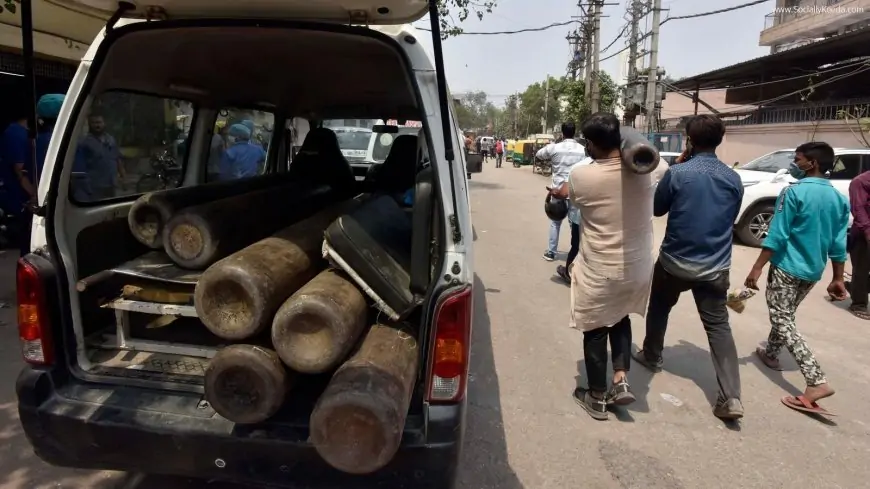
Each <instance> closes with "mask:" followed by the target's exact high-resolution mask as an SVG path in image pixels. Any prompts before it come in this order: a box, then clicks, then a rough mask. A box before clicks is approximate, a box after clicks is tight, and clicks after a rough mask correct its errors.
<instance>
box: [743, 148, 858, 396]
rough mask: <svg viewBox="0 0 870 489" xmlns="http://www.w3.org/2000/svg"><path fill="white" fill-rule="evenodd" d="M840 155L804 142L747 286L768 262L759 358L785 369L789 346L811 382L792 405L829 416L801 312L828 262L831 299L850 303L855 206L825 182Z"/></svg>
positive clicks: (828, 392)
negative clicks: (765, 324)
mask: <svg viewBox="0 0 870 489" xmlns="http://www.w3.org/2000/svg"><path fill="white" fill-rule="evenodd" d="M834 159H835V156H834V150H833V149H832V148H831V147H830V146H829V145H828V144H826V143H815V142H814V143H804V144H802V145H800V146H798V147H797V149H796V150H795V158H794V163H792V164H791V168H790V169H789V173H791V175H792V176H793V177H794V178H796V179H798V182H797V183H796V184H793V185H790V186H789V187H787V188H786V189H784V190H783V191H782V193H780V194H779V198H778V199H777V200H776V207H775V210H774V217H773V221H772V222H771V224H770V229H769V232H768V235H767V238H766V239H765V240H764V243H762V248H763V249H762V251H761V254H760V255H759V256H758V260H756V262H755V265H754V266H753V267H752V271H750V272H749V276H747V277H746V283H745V284H746V286H747V287H750V288H753V289H756V290H757V289H758V278H759V276H760V275H761V271H762V269H763V268H764V265H766V264H767V262H770V271H769V272H768V274H767V291H766V294H765V295H766V298H767V308H768V309H769V311H770V323H771V329H770V335H769V337H768V339H767V346H766V347H759V348H758V349H757V350H756V354H757V355H758V357H759V358H760V359H761V361H762V362H764V364H765V365H766V366H767V367H769V368H771V369H774V370H782V368H781V367H780V365H779V360H778V359H777V357H778V356H779V352H780V350H781V349H782V347H783V346H785V347H786V348H787V349H788V351H789V353H791V355H792V356H793V357H794V359H795V361H796V362H797V364H798V366H799V367H800V370H801V373H802V374H803V376H804V379H805V380H806V383H807V388H806V390H804V394H803V395H802V396H798V397H793V396H786V397H784V398H783V399H782V402H783V404H785V405H786V406H788V407H790V408H793V409H797V410H801V411H814V412H823V411H822V410H821V408H820V407H819V406H818V404H816V401H818V400H820V399H824V398H826V397H830V396H832V395H834V389H833V388H831V386H830V385H829V384H828V380H827V379H826V378H825V374H824V372H822V368H821V367H820V366H819V362H818V361H816V358H815V356H813V352H812V350H810V348H809V346H807V343H806V341H805V340H804V339H803V337H802V336H801V335H800V333H799V332H798V330H797V327H796V326H795V312H796V311H797V308H798V305H800V303H801V301H803V300H804V298H806V296H807V294H808V293H809V292H810V289H812V288H813V286H814V285H816V282H818V281H819V280H821V279H822V273H824V271H825V266H826V264H827V261H828V258H830V259H831V262H832V263H833V268H834V277H833V279H832V280H831V284H830V285H829V286H828V294H830V296H831V298H832V299H834V300H843V299H845V298H846V296H847V293H846V285H845V283H844V282H843V269H844V266H845V262H846V228H847V227H848V225H849V202H848V200H846V197H844V196H843V195H842V194H840V192H838V191H837V190H836V189H835V188H834V187H833V186H832V185H831V183H830V182H829V181H828V180H827V179H826V178H825V173H826V172H828V171H830V170H831V169H832V168H833V166H834Z"/></svg>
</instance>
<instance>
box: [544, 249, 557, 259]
mask: <svg viewBox="0 0 870 489" xmlns="http://www.w3.org/2000/svg"><path fill="white" fill-rule="evenodd" d="M544 259H545V260H547V261H554V260H555V259H556V254H555V253H553V252H552V251H545V252H544Z"/></svg>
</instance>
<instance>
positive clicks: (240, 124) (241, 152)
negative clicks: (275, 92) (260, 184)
mask: <svg viewBox="0 0 870 489" xmlns="http://www.w3.org/2000/svg"><path fill="white" fill-rule="evenodd" d="M274 128H275V115H274V114H272V113H271V112H265V111H262V110H250V109H240V108H235V107H226V108H223V109H221V110H220V111H219V112H218V115H217V118H216V120H215V127H214V131H213V133H212V139H211V143H210V144H209V149H208V164H207V170H206V181H208V182H213V181H217V180H233V179H239V178H249V177H254V176H257V175H262V174H263V173H264V172H265V170H266V159H267V155H268V152H269V149H270V143H271V141H272V131H273V130H274Z"/></svg>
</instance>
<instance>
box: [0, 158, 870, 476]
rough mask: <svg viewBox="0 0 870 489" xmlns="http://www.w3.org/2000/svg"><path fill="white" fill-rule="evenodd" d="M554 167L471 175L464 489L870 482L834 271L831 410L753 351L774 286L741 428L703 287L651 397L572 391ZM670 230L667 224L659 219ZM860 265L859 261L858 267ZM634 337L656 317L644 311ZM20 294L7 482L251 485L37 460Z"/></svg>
mask: <svg viewBox="0 0 870 489" xmlns="http://www.w3.org/2000/svg"><path fill="white" fill-rule="evenodd" d="M546 184H547V179H545V178H544V177H541V176H538V175H533V174H532V173H531V170H530V169H529V168H528V167H525V168H521V169H515V168H512V167H504V168H502V169H495V168H493V165H492V163H488V164H486V165H485V169H484V172H483V173H481V174H478V175H474V177H473V179H472V180H471V182H470V188H471V200H472V206H473V214H474V227H475V235H476V242H475V246H476V248H475V260H476V263H475V266H476V279H475V293H476V294H477V301H476V304H475V323H474V328H475V330H474V345H473V351H472V378H471V381H470V384H469V402H470V408H469V414H468V430H467V438H466V447H465V454H464V465H463V468H462V471H461V474H460V485H459V487H460V488H461V489H487V488H493V489H495V488H498V489H523V488H527V489H568V488H571V489H574V488H578V487H596V488H599V489H611V488H612V489H619V488H622V489H633V488H662V489H664V488H667V489H681V488H684V489H688V488H703V489H715V488H729V489H734V488H753V489H755V488H760V487H769V488H785V487H795V486H806V487H817V488H849V489H854V488H858V487H866V486H867V480H870V466H868V465H867V464H866V463H865V462H866V456H867V455H866V454H867V453H870V452H868V450H870V436H868V434H870V433H868V432H870V424H868V423H870V421H868V420H866V419H865V417H864V416H863V415H862V414H861V410H862V407H863V406H864V405H865V403H868V402H870V394H868V390H867V389H870V373H868V370H867V369H866V368H864V367H863V361H862V360H861V356H862V353H861V352H862V351H868V347H870V339H868V338H870V336H868V335H867V334H866V331H867V330H868V327H870V323H865V322H863V321H860V320H857V319H855V318H853V317H852V316H851V315H850V314H848V313H847V312H846V311H845V306H846V305H847V303H845V304H831V303H829V302H828V301H827V300H826V299H825V292H824V286H823V284H820V285H819V286H817V287H816V288H815V289H814V290H813V292H811V293H810V295H809V297H808V298H807V299H806V301H805V303H804V304H803V305H802V307H801V309H800V311H799V313H798V327H799V329H800V330H801V332H802V333H803V335H804V336H805V337H806V338H807V340H808V341H809V343H810V345H811V346H812V348H813V349H814V350H815V352H816V354H817V356H818V358H819V360H820V361H821V363H822V366H823V368H824V369H825V370H826V372H827V374H828V377H829V379H830V381H831V383H832V385H833V386H834V387H835V388H836V389H838V393H837V395H836V396H834V397H833V398H832V399H830V400H828V401H827V402H826V403H825V405H826V407H827V408H828V409H829V410H831V411H833V412H836V413H837V414H839V416H838V417H836V418H832V419H831V420H823V419H819V418H815V417H811V416H806V415H803V414H800V413H797V412H794V411H791V410H789V409H787V408H786V407H784V406H783V405H782V404H781V403H780V398H781V397H782V396H784V395H787V394H790V393H797V392H799V390H800V389H802V388H803V383H802V378H801V376H800V373H799V372H798V371H797V369H796V366H795V365H794V363H793V361H792V360H791V359H787V360H785V361H784V362H783V363H784V366H785V367H786V371H785V372H783V373H782V374H781V375H780V374H776V373H774V372H770V371H768V370H766V369H764V367H763V366H761V365H760V364H759V363H758V362H757V361H756V360H755V358H754V355H753V353H752V352H753V350H754V348H755V346H756V345H757V344H758V342H760V341H762V340H764V339H765V338H766V335H767V331H768V327H769V325H768V320H767V311H766V306H765V302H764V299H763V297H761V296H759V297H756V298H753V299H751V300H750V301H749V302H748V304H747V308H746V310H745V311H744V312H743V314H735V313H732V314H731V317H732V325H733V329H734V335H735V338H736V341H737V346H738V351H739V355H740V356H741V360H740V363H741V367H740V373H741V376H742V382H743V397H744V399H743V401H744V405H745V408H746V417H745V418H744V419H743V421H742V422H741V423H740V424H739V425H734V426H728V425H725V424H724V423H722V422H720V421H719V420H717V419H716V418H714V417H713V416H712V413H711V404H710V403H711V402H712V401H713V399H715V395H716V380H715V376H714V374H713V367H712V365H711V362H710V357H709V353H708V347H707V342H706V337H705V336H704V332H703V328H702V327H701V324H700V321H699V320H698V315H697V312H696V311H695V308H694V305H693V303H692V298H691V295H690V294H686V295H684V296H683V297H682V299H681V300H680V302H679V304H678V305H677V307H676V309H675V311H674V313H673V314H672V315H671V323H670V327H669V332H668V338H667V348H666V350H665V371H664V372H663V373H661V374H657V375H652V374H650V373H648V372H647V371H645V370H644V369H643V367H640V366H636V367H635V368H634V369H633V370H632V371H631V373H630V374H629V380H630V381H631V384H632V386H633V389H634V391H635V393H636V394H637V395H638V398H639V400H638V402H637V403H635V404H634V405H632V406H629V407H628V409H625V410H622V411H620V412H619V415H618V416H616V417H613V416H611V419H610V420H609V421H607V422H597V421H594V420H592V419H591V418H590V417H589V416H588V415H587V414H586V413H585V412H584V411H582V410H581V409H580V408H579V407H578V406H576V405H575V404H574V402H573V400H572V399H571V391H572V390H573V389H574V387H575V385H577V383H578V382H579V383H580V384H581V385H583V384H585V380H584V379H583V377H584V368H583V363H582V335H581V333H579V332H577V331H575V330H572V329H570V328H569V327H568V301H569V296H568V293H569V292H568V288H567V287H566V286H564V285H562V284H561V283H559V282H558V280H556V279H555V276H554V270H555V266H556V263H548V262H545V261H543V260H542V259H541V254H542V252H543V251H544V247H545V245H546V235H547V226H548V223H547V221H546V219H545V218H544V215H543V212H542V209H541V207H542V205H541V204H542V200H543V192H544V187H545V185H546ZM656 226H657V233H658V235H659V237H660V236H661V232H662V231H663V229H664V223H663V222H657V225H656ZM567 241H568V229H567V226H566V227H565V229H564V230H563V237H562V243H563V246H562V249H567ZM755 255H756V250H754V249H749V248H744V247H741V246H736V247H735V251H734V263H733V273H732V282H733V283H734V284H735V285H736V284H738V283H741V282H742V280H743V278H744V276H745V274H746V272H747V271H748V269H749V267H750V265H751V264H752V262H753V261H754V259H755ZM13 267H14V257H13V256H9V255H8V254H7V255H2V256H0V274H2V276H3V277H7V278H6V279H5V280H2V281H0V301H3V302H4V303H6V304H10V305H12V303H13V302H14V294H13V288H14V285H13V279H12V277H13V272H12V270H13ZM847 269H848V267H847ZM633 330H634V334H635V338H634V341H635V343H636V344H637V343H639V342H640V341H642V336H643V322H642V319H640V318H633ZM18 358H19V354H18V342H17V336H16V330H15V318H14V308H13V307H3V308H0V489H43V488H46V489H48V488H56V489H61V488H62V489H79V488H81V489H84V488H88V489H157V488H161V489H186V488H195V487H209V488H216V489H231V488H232V489H239V488H238V486H230V485H224V484H209V485H208V486H204V485H203V483H197V482H192V481H183V480H177V479H167V478H155V477H142V476H140V475H136V474H133V475H131V474H118V473H111V472H85V471H72V470H68V469H59V468H54V467H50V466H47V465H46V464H44V463H42V462H41V461H39V460H38V459H36V458H35V457H34V456H33V455H32V452H31V450H30V447H29V445H28V443H27V440H26V439H25V438H24V435H23V434H22V432H21V429H20V427H19V426H18V422H17V417H16V408H15V397H14V391H13V383H14V379H15V376H16V374H17V372H18V370H19V368H20V363H19V360H18Z"/></svg>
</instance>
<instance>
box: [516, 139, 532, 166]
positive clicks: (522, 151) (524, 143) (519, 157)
mask: <svg viewBox="0 0 870 489" xmlns="http://www.w3.org/2000/svg"><path fill="white" fill-rule="evenodd" d="M534 145H535V142H534V141H533V140H531V139H521V140H519V141H517V142H516V143H514V152H513V156H512V157H511V162H513V164H514V167H515V168H519V167H520V166H522V165H531V164H532V163H533V162H534V157H535V153H534V152H533V149H534V148H533V146H534Z"/></svg>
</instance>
